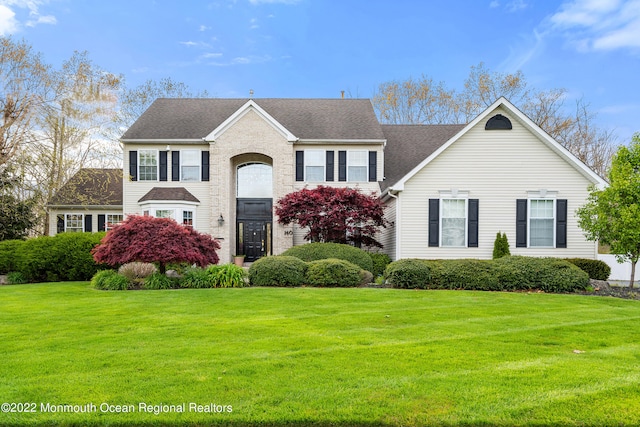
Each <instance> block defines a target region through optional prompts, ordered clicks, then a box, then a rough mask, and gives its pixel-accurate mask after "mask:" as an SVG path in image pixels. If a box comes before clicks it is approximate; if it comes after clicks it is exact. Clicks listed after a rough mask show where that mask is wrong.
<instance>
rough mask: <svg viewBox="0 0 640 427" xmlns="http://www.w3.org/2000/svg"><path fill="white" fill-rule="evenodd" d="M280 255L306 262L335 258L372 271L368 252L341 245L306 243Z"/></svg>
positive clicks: (371, 262)
mask: <svg viewBox="0 0 640 427" xmlns="http://www.w3.org/2000/svg"><path fill="white" fill-rule="evenodd" d="M282 255H286V256H294V257H296V258H300V259H301V260H302V261H306V262H309V261H317V260H319V259H327V258H337V259H343V260H345V261H349V262H350V263H352V264H355V265H357V266H358V267H360V268H361V269H363V270H367V271H372V270H373V261H372V260H371V256H370V254H369V253H368V252H366V251H364V250H362V249H359V248H356V247H354V246H351V245H345V244H342V243H320V242H316V243H307V244H305V245H299V246H294V247H292V248H290V249H287V250H286V251H284V252H283V254H282Z"/></svg>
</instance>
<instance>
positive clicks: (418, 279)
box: [384, 258, 431, 289]
mask: <svg viewBox="0 0 640 427" xmlns="http://www.w3.org/2000/svg"><path fill="white" fill-rule="evenodd" d="M384 277H385V281H386V282H387V283H391V284H393V286H394V287H396V288H407V289H413V288H427V286H428V285H429V283H430V281H431V269H430V268H429V266H428V264H427V263H426V262H425V260H422V259H412V258H407V259H401V260H398V261H394V262H392V263H391V264H389V265H388V266H387V268H386V269H385V271H384Z"/></svg>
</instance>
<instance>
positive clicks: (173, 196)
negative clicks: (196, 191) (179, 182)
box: [138, 187, 200, 203]
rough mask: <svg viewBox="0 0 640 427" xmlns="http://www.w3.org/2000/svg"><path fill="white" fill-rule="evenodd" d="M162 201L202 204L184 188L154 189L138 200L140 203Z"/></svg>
mask: <svg viewBox="0 0 640 427" xmlns="http://www.w3.org/2000/svg"><path fill="white" fill-rule="evenodd" d="M160 201H161V202H169V201H171V202H190V203H200V200H198V198H197V197H196V196H194V195H193V194H191V193H190V192H189V191H188V190H187V189H186V188H184V187H153V188H152V189H151V190H149V192H148V193H147V194H145V195H144V196H142V197H141V198H140V200H138V203H143V202H160Z"/></svg>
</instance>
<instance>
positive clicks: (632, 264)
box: [629, 260, 638, 288]
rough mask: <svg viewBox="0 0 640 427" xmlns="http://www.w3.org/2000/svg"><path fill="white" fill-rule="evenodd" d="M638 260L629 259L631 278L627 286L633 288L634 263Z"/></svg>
mask: <svg viewBox="0 0 640 427" xmlns="http://www.w3.org/2000/svg"><path fill="white" fill-rule="evenodd" d="M637 263H638V260H635V261H631V280H630V281H629V288H633V282H634V281H635V276H636V264H637Z"/></svg>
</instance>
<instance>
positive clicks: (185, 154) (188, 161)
mask: <svg viewBox="0 0 640 427" xmlns="http://www.w3.org/2000/svg"><path fill="white" fill-rule="evenodd" d="M180 158H181V165H180V180H181V181H200V162H201V154H200V150H182V152H181V155H180Z"/></svg>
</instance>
